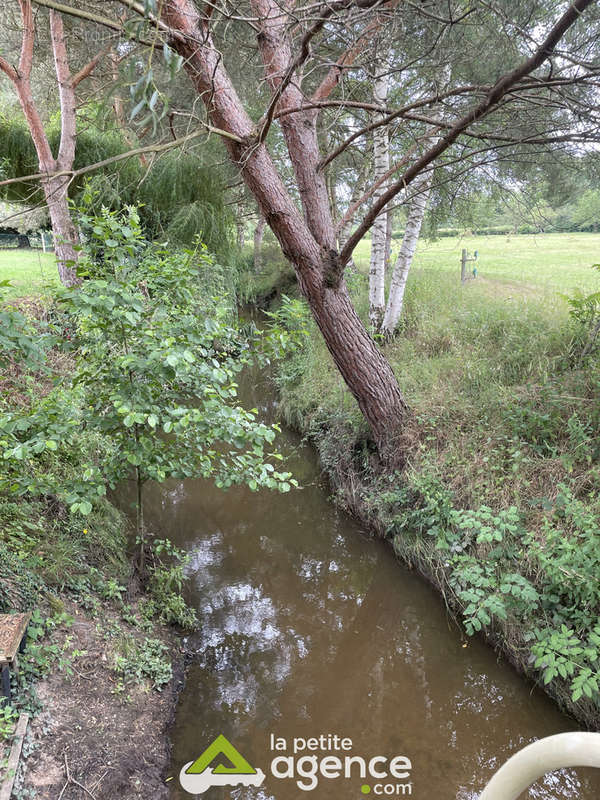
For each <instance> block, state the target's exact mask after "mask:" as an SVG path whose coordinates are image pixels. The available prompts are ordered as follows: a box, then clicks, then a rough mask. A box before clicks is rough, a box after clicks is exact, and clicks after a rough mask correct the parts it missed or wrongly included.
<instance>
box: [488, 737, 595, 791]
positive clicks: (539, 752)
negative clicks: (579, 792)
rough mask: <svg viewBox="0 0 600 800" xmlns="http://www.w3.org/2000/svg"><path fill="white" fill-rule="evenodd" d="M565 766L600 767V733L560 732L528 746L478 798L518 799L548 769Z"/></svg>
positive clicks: (497, 774)
mask: <svg viewBox="0 0 600 800" xmlns="http://www.w3.org/2000/svg"><path fill="white" fill-rule="evenodd" d="M566 767H600V733H559V734H557V735H556V736H547V737H546V738H545V739H539V740H538V741H537V742H533V743H532V744H529V745H527V747H524V748H523V749H522V750H520V751H519V752H518V753H515V755H514V756H512V757H511V758H509V759H508V761H507V762H506V764H504V765H503V766H502V767H500V769H499V770H498V772H497V773H496V774H495V775H494V777H493V778H492V780H491V781H490V782H489V783H488V785H487V786H486V787H485V789H484V790H483V793H482V794H481V796H480V798H479V800H517V798H518V797H519V795H520V794H521V792H524V791H525V789H527V788H528V787H529V786H531V784H532V783H535V782H536V781H537V780H538V779H539V778H541V777H542V775H545V774H546V772H552V770H555V769H564V768H566Z"/></svg>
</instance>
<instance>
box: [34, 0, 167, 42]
mask: <svg viewBox="0 0 600 800" xmlns="http://www.w3.org/2000/svg"><path fill="white" fill-rule="evenodd" d="M32 1H33V2H34V3H35V4H36V5H38V6H43V7H44V8H51V9H54V10H55V11H58V12H59V13H60V14H66V15H67V16H69V17H76V18H77V19H85V20H87V21H88V22H94V23H95V24H96V25H102V26H103V27H105V28H110V30H113V31H118V32H119V33H122V34H124V35H127V32H126V31H125V29H124V28H123V25H121V24H119V23H118V22H115V21H114V20H112V19H110V18H109V17H104V16H102V15H101V14H94V13H92V12H91V11H84V10H83V9H81V8H74V7H73V6H69V5H65V4H64V3H58V2H55V0H32ZM135 41H136V42H139V43H140V44H145V45H147V46H149V47H152V46H153V45H154V44H155V42H153V41H151V40H150V39H140V38H137V37H136V39H135Z"/></svg>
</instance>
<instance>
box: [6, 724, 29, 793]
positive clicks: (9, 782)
mask: <svg viewBox="0 0 600 800" xmlns="http://www.w3.org/2000/svg"><path fill="white" fill-rule="evenodd" d="M28 722H29V714H21V716H20V717H19V721H18V722H17V728H16V730H15V736H14V739H13V743H12V747H11V749H10V755H9V757H8V763H7V764H6V772H5V773H4V774H5V775H6V778H5V779H4V780H3V782H2V785H1V786H0V800H10V798H11V795H12V790H13V785H14V782H15V778H16V776H17V768H18V766H19V759H20V758H21V750H22V748H23V739H24V738H25V731H26V730H27V723H28Z"/></svg>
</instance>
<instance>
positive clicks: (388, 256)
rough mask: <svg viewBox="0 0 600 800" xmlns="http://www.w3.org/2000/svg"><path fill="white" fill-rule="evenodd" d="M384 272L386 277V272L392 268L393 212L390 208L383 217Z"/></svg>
mask: <svg viewBox="0 0 600 800" xmlns="http://www.w3.org/2000/svg"><path fill="white" fill-rule="evenodd" d="M385 217H386V220H385V259H384V262H385V272H386V275H387V273H388V270H389V269H390V268H391V266H392V234H393V232H394V212H393V210H392V209H391V208H390V209H389V211H388V212H387V214H386V215H385Z"/></svg>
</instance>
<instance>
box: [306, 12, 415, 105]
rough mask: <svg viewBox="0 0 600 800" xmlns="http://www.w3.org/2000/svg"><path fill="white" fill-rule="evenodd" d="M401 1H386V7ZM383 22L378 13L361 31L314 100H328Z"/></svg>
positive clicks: (339, 59)
mask: <svg viewBox="0 0 600 800" xmlns="http://www.w3.org/2000/svg"><path fill="white" fill-rule="evenodd" d="M398 3H399V0H390V2H387V3H385V8H386V9H390V10H391V9H393V8H395V7H396V6H397V5H398ZM382 24H383V22H382V19H381V17H380V16H379V15H378V16H377V18H376V19H374V20H372V21H371V22H370V23H369V24H368V25H367V27H366V28H365V30H364V31H363V32H362V33H361V35H360V36H359V37H358V39H357V40H356V42H355V43H354V44H353V45H352V47H349V48H348V49H347V50H346V51H345V52H344V53H343V54H342V55H341V56H340V57H339V58H338V60H337V61H336V63H335V64H334V65H333V66H332V67H331V68H330V70H329V72H328V73H327V75H325V77H324V78H323V80H322V81H321V83H320V85H319V86H318V87H317V89H316V91H315V92H314V94H313V96H312V100H313V102H318V101H320V100H326V99H327V98H328V97H329V95H330V94H331V92H332V91H333V90H334V89H335V87H336V86H337V85H338V83H339V82H340V78H341V76H342V74H343V71H344V69H347V68H348V67H351V66H352V64H353V63H354V61H355V59H356V57H357V56H358V55H359V54H360V53H361V52H363V50H364V47H365V45H366V43H367V42H368V41H369V40H370V39H371V38H372V37H373V35H374V34H375V32H376V31H378V30H379V29H380V28H381V26H382Z"/></svg>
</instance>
